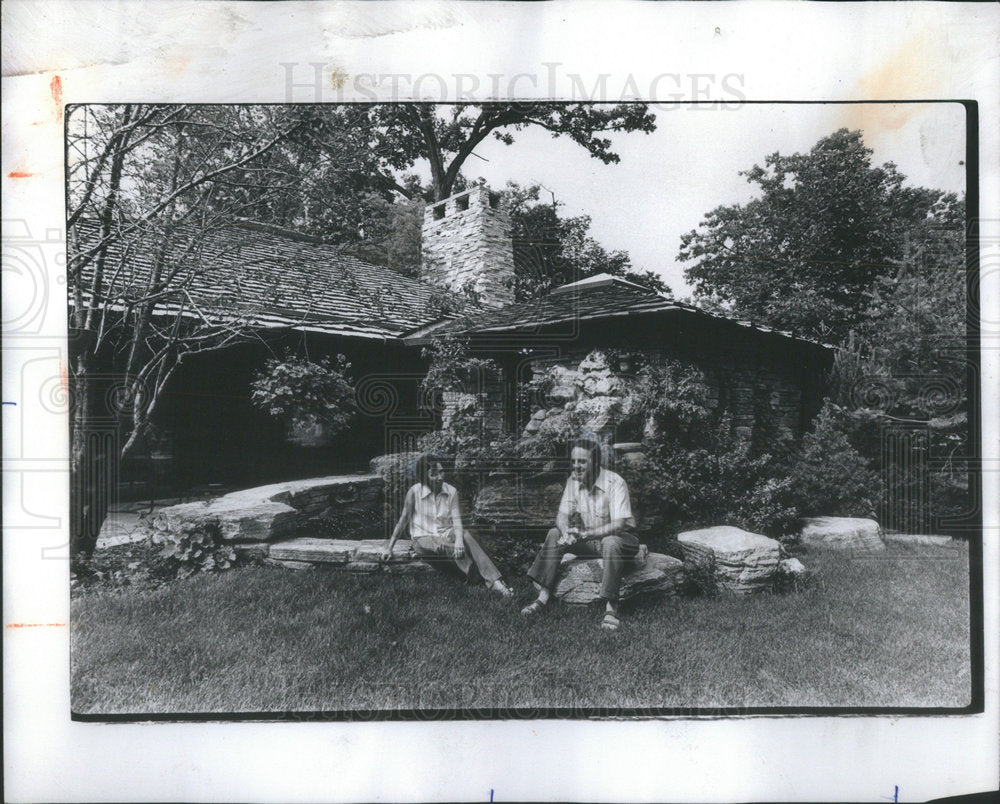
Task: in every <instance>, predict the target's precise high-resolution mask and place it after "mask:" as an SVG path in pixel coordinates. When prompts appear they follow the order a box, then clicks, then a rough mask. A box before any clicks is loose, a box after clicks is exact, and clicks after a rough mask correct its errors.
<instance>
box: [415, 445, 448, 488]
mask: <svg viewBox="0 0 1000 804" xmlns="http://www.w3.org/2000/svg"><path fill="white" fill-rule="evenodd" d="M436 463H440V464H442V465H443V464H444V461H443V460H442V458H441V456H440V455H435V454H434V453H433V452H425V453H424V454H423V455H421V456H420V457H419V458H417V460H416V462H415V463H414V464H413V474H414V475H415V476H416V478H417V482H418V483H423V484H424V485H425V486H429V485H430V483H429V482H428V477H427V476H428V475H429V474H430V473H431V469H432V468H434V464H436Z"/></svg>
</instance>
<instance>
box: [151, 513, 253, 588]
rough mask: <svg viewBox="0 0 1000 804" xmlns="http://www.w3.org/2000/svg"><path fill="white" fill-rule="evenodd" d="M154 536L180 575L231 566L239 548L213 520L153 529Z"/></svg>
mask: <svg viewBox="0 0 1000 804" xmlns="http://www.w3.org/2000/svg"><path fill="white" fill-rule="evenodd" d="M152 538H153V541H154V542H155V543H156V544H162V545H163V549H162V550H161V551H160V556H161V557H162V558H165V559H167V561H168V562H169V563H170V565H171V566H172V567H173V568H174V570H175V573H176V576H177V577H178V578H186V577H187V576H188V575H192V574H194V573H195V572H212V571H216V570H224V569H228V568H229V567H231V566H232V565H233V563H234V562H235V561H236V551H235V550H234V549H233V547H232V545H229V544H226V543H225V542H223V541H222V537H221V534H220V532H219V528H218V526H217V525H214V524H201V523H196V522H185V523H183V524H182V525H181V526H180V528H179V529H178V530H176V531H173V530H172V531H159V530H158V531H154V533H153V537H152Z"/></svg>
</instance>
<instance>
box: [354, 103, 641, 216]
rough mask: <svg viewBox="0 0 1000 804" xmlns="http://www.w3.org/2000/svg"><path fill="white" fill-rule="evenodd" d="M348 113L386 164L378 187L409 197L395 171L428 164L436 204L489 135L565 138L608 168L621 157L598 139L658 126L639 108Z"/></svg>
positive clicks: (421, 108)
mask: <svg viewBox="0 0 1000 804" xmlns="http://www.w3.org/2000/svg"><path fill="white" fill-rule="evenodd" d="M348 109H349V111H350V114H351V115H353V117H354V119H355V121H356V124H357V126H358V128H359V130H362V131H367V132H369V136H370V137H371V142H372V146H373V149H374V150H376V152H378V153H380V155H381V158H383V159H384V161H385V165H384V169H383V170H382V171H381V172H380V173H379V180H380V181H381V182H382V184H383V186H385V187H391V188H393V189H395V190H397V191H399V192H400V193H402V194H403V195H406V196H408V197H412V196H413V186H412V184H411V185H410V186H406V185H404V184H402V183H401V182H400V181H399V180H398V178H397V172H398V171H402V170H405V169H407V168H408V166H409V164H412V163H413V162H415V161H417V160H418V159H423V160H426V161H427V163H428V165H429V167H430V173H431V188H430V190H431V197H430V198H428V199H427V200H429V201H440V200H442V199H444V198H447V197H448V196H449V195H451V194H452V191H453V188H454V187H455V183H456V181H457V180H458V178H459V175H460V171H461V169H462V165H464V164H465V162H466V160H467V159H468V158H469V156H471V155H472V153H473V151H474V150H475V149H476V146H477V145H479V144H480V143H481V142H483V140H485V139H486V138H487V137H489V136H493V137H495V138H496V139H497V140H499V141H500V142H503V143H504V144H506V145H511V144H513V143H514V141H515V136H516V133H517V132H518V131H521V130H523V129H525V128H527V127H529V126H538V127H540V128H543V129H545V130H546V131H549V132H550V133H551V134H552V136H553V137H568V138H569V139H571V140H572V141H573V142H575V143H577V144H578V145H580V146H581V147H582V148H584V149H585V150H586V151H587V152H588V153H589V154H590V155H591V156H593V157H594V158H595V159H599V160H601V161H602V162H603V163H604V164H611V163H613V162H618V161H619V159H620V157H619V156H618V154H616V153H615V152H614V150H612V147H611V146H612V143H611V140H610V139H609V138H608V137H607V136H602V135H604V134H606V133H609V132H632V131H643V132H645V133H647V134H648V133H650V132H652V131H654V130H655V129H656V122H655V118H654V116H653V115H652V114H650V113H649V111H648V108H647V107H646V105H645V104H642V103H622V104H617V105H595V104H584V103H575V104H565V103H489V104H483V105H479V104H468V103H456V104H451V105H449V106H447V107H443V106H440V105H437V104H432V103H399V104H377V105H373V106H357V107H348ZM407 163H408V164H407ZM394 171H395V172H394Z"/></svg>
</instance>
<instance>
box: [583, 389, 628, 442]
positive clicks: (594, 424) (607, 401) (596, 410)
mask: <svg viewBox="0 0 1000 804" xmlns="http://www.w3.org/2000/svg"><path fill="white" fill-rule="evenodd" d="M576 414H577V416H578V417H579V419H580V422H581V426H582V428H583V429H585V430H590V431H591V432H592V433H598V434H601V433H604V432H607V431H610V430H611V428H613V427H614V425H615V422H617V421H618V419H619V418H620V416H621V400H620V399H618V398H617V397H613V396H597V397H594V398H593V399H581V400H580V401H579V402H577V404H576Z"/></svg>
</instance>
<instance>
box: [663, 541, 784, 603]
mask: <svg viewBox="0 0 1000 804" xmlns="http://www.w3.org/2000/svg"><path fill="white" fill-rule="evenodd" d="M677 541H678V542H680V545H681V550H682V551H683V552H684V564H685V565H687V566H688V567H689V568H690V569H692V570H700V571H702V572H709V573H710V574H711V576H712V580H713V582H714V585H715V588H716V589H717V590H718V591H720V592H725V593H729V594H738V595H743V594H750V593H751V592H758V591H762V590H764V589H768V588H770V587H771V586H772V585H773V584H774V580H775V575H776V574H777V571H778V562H779V561H780V560H781V545H779V544H778V542H776V541H775V540H774V539H769V538H768V537H767V536H761V535H760V534H759V533H751V532H750V531H746V530H743V529H742V528H734V527H731V526H729V525H721V526H718V527H714V528H702V529H700V530H689V531H685V532H684V533H679V534H677Z"/></svg>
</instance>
